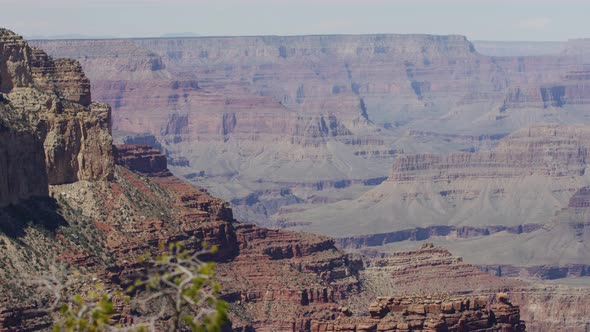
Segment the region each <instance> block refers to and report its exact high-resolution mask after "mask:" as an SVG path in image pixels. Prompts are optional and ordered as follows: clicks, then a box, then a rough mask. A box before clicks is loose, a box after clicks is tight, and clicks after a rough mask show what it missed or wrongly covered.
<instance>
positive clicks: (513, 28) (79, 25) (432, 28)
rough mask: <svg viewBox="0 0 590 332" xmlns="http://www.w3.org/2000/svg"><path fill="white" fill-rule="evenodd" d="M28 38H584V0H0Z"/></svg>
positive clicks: (1, 17)
mask: <svg viewBox="0 0 590 332" xmlns="http://www.w3.org/2000/svg"><path fill="white" fill-rule="evenodd" d="M0 3H1V4H2V7H3V10H2V12H0V25H1V26H3V27H6V28H8V29H11V30H13V31H15V32H16V33H18V34H22V35H25V36H27V37H29V38H56V37H62V38H150V37H163V36H164V37H174V36H177V35H178V36H184V37H186V36H200V37H209V36H258V35H278V36H294V35H332V34H338V35H341V34H344V35H346V34H431V35H449V34H455V35H464V36H466V37H467V38H468V39H469V40H473V41H478V40H481V41H567V40H569V39H578V38H588V37H590V33H588V31H590V29H589V28H590V22H589V21H588V20H587V18H586V13H588V12H590V2H584V1H578V0H565V1H561V2H560V3H556V2H554V1H548V0H539V1H533V0H521V1H512V2H511V1H507V0H496V1H489V0H480V1H473V0H472V1H468V0H451V1H436V0H414V1H408V0H391V1H386V0H365V1H358V0H340V1H336V0H315V1H313V0H299V1H293V0H241V1H240V0H225V1H206V0H192V1H191V0H168V1H165V0H119V1H115V0H78V1H76V0H53V1H42V0H0Z"/></svg>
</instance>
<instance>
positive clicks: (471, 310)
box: [310, 294, 526, 332]
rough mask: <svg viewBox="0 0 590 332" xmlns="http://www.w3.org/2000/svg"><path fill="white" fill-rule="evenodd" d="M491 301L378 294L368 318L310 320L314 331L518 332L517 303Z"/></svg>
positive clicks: (521, 328) (503, 298) (485, 298)
mask: <svg viewBox="0 0 590 332" xmlns="http://www.w3.org/2000/svg"><path fill="white" fill-rule="evenodd" d="M497 297H499V298H501V300H500V301H496V302H495V303H494V304H491V303H490V299H489V297H488V296H477V297H475V296H473V297H437V296H428V297H424V298H420V297H381V298H378V299H377V301H375V302H374V303H372V304H371V306H370V307H369V313H370V315H371V317H370V318H368V317H366V318H358V317H350V318H347V317H345V315H342V317H338V318H337V319H335V320H334V321H333V322H321V321H320V322H318V321H312V322H311V324H310V330H311V331H313V332H328V331H357V332H402V331H431V332H447V331H487V332H496V331H498V332H499V331H502V332H519V331H525V330H526V326H525V324H524V322H522V321H521V320H520V311H519V309H518V307H516V306H514V305H512V304H511V303H510V302H509V301H508V299H507V297H506V295H505V294H498V296H497Z"/></svg>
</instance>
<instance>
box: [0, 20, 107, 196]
mask: <svg viewBox="0 0 590 332" xmlns="http://www.w3.org/2000/svg"><path fill="white" fill-rule="evenodd" d="M0 92H1V94H0V108H1V110H2V115H1V116H0V117H1V120H2V121H1V123H0V126H1V127H2V130H1V135H2V138H3V139H2V143H1V144H2V147H1V148H0V149H1V150H3V151H4V153H2V159H0V163H1V164H2V165H3V167H2V171H0V172H1V173H3V174H1V176H0V178H1V179H2V180H0V184H1V185H2V186H1V188H0V193H1V194H2V195H1V196H0V206H5V205H7V204H11V203H17V202H18V201H20V200H22V199H27V198H29V197H32V196H46V195H47V190H48V189H47V185H48V184H62V183H70V182H75V181H78V180H100V179H108V178H110V177H111V176H112V168H113V160H112V152H111V141H112V138H111V136H110V130H111V129H110V107H109V106H108V105H105V104H97V103H91V101H90V84H89V81H88V79H87V78H86V77H85V76H84V73H83V72H82V71H81V67H80V64H79V63H78V62H76V61H74V60H53V59H52V58H51V57H49V56H47V55H46V54H45V53H43V52H42V51H40V50H36V49H33V48H31V47H29V46H28V44H27V43H26V42H25V41H24V40H23V39H22V38H21V37H20V36H17V35H15V34H14V33H12V32H11V31H8V30H5V29H1V30H0ZM41 161H43V162H41Z"/></svg>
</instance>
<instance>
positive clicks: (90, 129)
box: [0, 29, 569, 332]
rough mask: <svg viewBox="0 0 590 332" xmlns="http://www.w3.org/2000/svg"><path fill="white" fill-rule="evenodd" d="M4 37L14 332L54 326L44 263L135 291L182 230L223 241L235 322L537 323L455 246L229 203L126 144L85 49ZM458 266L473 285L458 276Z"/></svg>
mask: <svg viewBox="0 0 590 332" xmlns="http://www.w3.org/2000/svg"><path fill="white" fill-rule="evenodd" d="M0 36H1V37H2V38H1V39H0V51H1V52H0V59H1V60H2V61H1V62H0V68H1V69H2V71H1V72H0V73H1V75H0V83H1V84H0V86H1V87H2V98H3V99H2V100H3V104H2V106H3V108H2V116H3V118H2V130H3V132H7V136H6V138H7V140H3V141H2V143H3V144H5V145H3V149H10V147H11V146H15V145H17V146H18V147H19V148H20V150H19V151H21V153H20V155H19V156H18V158H20V159H18V158H16V157H15V154H14V152H11V150H8V151H9V153H3V154H1V155H0V157H1V158H2V159H0V161H1V162H2V165H5V166H6V168H2V171H3V172H5V173H4V174H2V179H4V180H3V181H4V182H1V183H0V188H1V192H2V193H3V195H2V207H1V208H0V252H1V253H2V255H0V266H1V269H0V294H1V295H0V330H1V331H44V330H48V329H50V328H51V324H52V322H51V320H50V318H49V317H48V316H47V312H46V311H43V308H44V307H45V306H47V305H49V303H50V301H51V298H50V297H47V294H44V293H43V291H42V290H40V289H38V288H36V287H31V285H30V284H27V281H34V280H36V278H37V277H41V275H40V274H41V273H43V272H44V271H45V272H51V271H54V272H55V271H56V270H59V271H58V272H59V273H65V275H63V277H64V278H65V279H66V281H67V284H68V285H70V286H71V287H73V291H74V292H79V293H82V294H84V293H85V292H86V291H89V290H94V289H96V287H98V286H97V285H101V286H102V287H105V288H104V289H107V290H108V291H109V292H116V291H123V290H124V289H125V288H126V287H127V286H128V285H130V284H131V283H133V281H134V280H136V278H137V277H138V275H141V273H142V271H143V269H144V266H143V263H142V258H143V257H145V256H144V255H145V254H146V253H150V254H152V255H156V254H158V253H160V252H162V250H164V249H163V248H162V247H160V246H159V244H169V243H174V242H178V241H182V242H183V243H184V244H185V247H186V248H187V249H188V250H198V249H200V248H201V245H202V243H204V242H207V243H209V244H211V245H216V246H218V247H219V251H218V252H217V253H215V254H212V255H211V257H210V259H212V260H214V261H215V262H217V273H218V275H219V278H220V281H221V283H222V285H223V289H222V291H221V297H222V298H223V299H224V300H226V301H227V302H228V303H229V306H230V310H229V314H230V319H231V325H227V326H225V329H226V330H228V331H229V330H233V331H314V332H315V331H318V332H319V331H392V332H393V331H420V330H429V331H430V330H434V331H480V330H482V329H483V330H485V331H498V332H499V331H524V330H525V328H526V326H525V323H524V322H523V321H522V320H521V314H520V308H519V306H517V305H514V304H512V303H511V302H510V300H509V298H510V297H511V296H512V295H510V294H505V293H503V292H501V291H510V290H511V289H513V288H514V287H517V286H520V285H521V284H522V282H520V281H516V280H510V279H505V278H499V277H495V276H492V275H490V274H488V273H485V272H482V271H479V270H478V269H477V268H475V267H473V266H471V265H469V264H463V263H461V260H460V259H459V258H456V257H453V256H452V255H451V254H450V253H449V252H448V251H446V250H445V249H442V248H437V247H434V246H432V245H425V246H422V248H421V249H418V250H415V251H409V252H401V253H398V254H397V255H394V256H393V258H392V259H391V260H389V259H387V258H383V259H381V260H376V261H374V263H373V264H374V266H371V263H368V262H365V261H363V259H362V258H361V257H357V256H354V255H351V254H348V253H345V252H344V251H342V250H340V249H338V248H336V246H335V242H334V240H333V239H331V238H329V237H325V236H321V235H314V234H308V233H300V232H292V231H286V230H272V229H266V228H261V227H259V226H256V225H254V224H249V223H242V222H239V221H237V220H236V219H235V218H234V216H233V212H232V209H231V208H230V207H229V204H228V203H227V202H225V201H223V200H221V199H218V198H215V197H213V196H211V195H210V194H209V193H208V192H207V190H206V189H203V188H200V187H196V186H193V185H191V184H190V183H188V182H186V181H183V180H181V179H180V178H178V177H175V176H174V175H173V174H172V173H171V172H170V171H169V170H168V164H167V158H166V156H165V155H163V154H161V153H160V152H159V151H157V150H155V149H154V148H152V147H149V146H145V145H115V146H113V145H112V138H111V135H110V132H111V121H110V120H111V119H110V112H109V107H108V105H106V104H96V103H93V102H92V101H91V100H92V99H91V98H90V95H89V89H88V87H89V86H88V84H89V83H88V80H87V79H86V78H85V75H84V74H83V72H82V71H81V70H80V66H79V64H78V63H77V62H76V61H73V60H53V59H52V58H51V57H49V56H47V55H45V53H43V52H42V51H40V50H39V49H34V48H31V47H30V46H29V45H28V44H27V42H25V41H24V40H23V39H22V38H21V37H20V36H18V35H16V34H14V33H12V32H11V31H9V30H5V29H2V30H0ZM60 64H66V65H65V66H62V65H60ZM10 139H12V140H10ZM15 158H16V159H15ZM17 161H18V162H19V163H20V164H16V162H17ZM23 165H26V167H24V168H23V167H22V166H23ZM34 174H36V175H37V176H38V177H35V178H32V177H31V175H34ZM416 260H419V261H421V264H418V265H417V264H415V263H414V262H415V261H416ZM65 266H69V269H74V270H75V271H76V273H73V274H68V273H67V271H65V270H67V269H68V268H66V267H65ZM62 268H64V269H65V270H64V271H62V270H61V269H62ZM429 271H430V272H429ZM387 273H393V274H395V275H396V276H397V277H405V278H407V280H414V281H415V282H416V283H415V284H414V287H415V291H413V292H412V294H403V293H404V292H402V291H401V289H399V287H400V286H403V285H398V286H397V287H398V288H396V285H394V284H391V285H390V286H386V285H385V284H382V283H381V280H382V276H383V274H387ZM429 273H431V277H430V278H429V282H427V283H424V285H425V286H428V285H435V284H436V285H438V286H437V287H440V288H438V289H439V293H438V294H429V292H430V291H431V290H429V289H427V288H425V289H424V290H419V288H418V287H420V286H419V284H420V283H422V281H423V280H422V281H421V280H420V278H414V277H412V275H415V276H421V275H422V276H424V275H425V274H426V275H427V274H429ZM439 275H440V276H442V277H441V279H440V282H437V281H436V280H437V279H436V278H438V276H439ZM456 278H460V279H461V280H463V281H465V287H463V286H464V285H459V284H456V283H450V284H447V281H450V280H452V279H456ZM385 279H386V280H390V281H391V280H398V279H396V278H393V275H392V278H385ZM409 285H410V284H408V286H409ZM522 285H523V287H528V284H522ZM457 286H460V287H457ZM375 287H378V288H379V292H381V293H387V294H388V295H387V296H386V297H379V296H378V295H377V291H376V288H375ZM388 287H389V288H388ZM458 288H460V289H461V291H460V292H458V291H457V289H458ZM409 289H410V288H407V289H406V291H409ZM514 289H515V288H514ZM442 292H444V293H442ZM458 293H459V294H458ZM115 307H116V309H117V312H118V314H117V315H115V316H113V317H112V319H113V320H114V322H115V323H121V324H128V323H130V322H132V321H133V320H134V319H135V318H136V317H135V316H134V313H133V312H132V311H131V310H130V308H129V307H128V304H127V303H126V302H125V301H115ZM560 313H562V312H560ZM568 317H569V316H568ZM538 321H539V322H545V320H543V319H539V320H538ZM547 323H548V324H550V321H547Z"/></svg>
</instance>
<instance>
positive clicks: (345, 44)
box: [33, 35, 590, 224]
mask: <svg viewBox="0 0 590 332" xmlns="http://www.w3.org/2000/svg"><path fill="white" fill-rule="evenodd" d="M33 43H34V45H36V46H39V47H42V48H43V49H45V50H47V51H48V53H49V54H52V55H55V56H59V57H71V58H75V59H77V60H79V61H80V62H81V64H82V66H83V67H84V69H85V70H86V72H87V75H88V77H90V78H91V79H92V81H93V85H92V92H93V95H94V97H95V98H97V99H99V100H103V101H106V102H109V103H110V104H111V105H112V106H113V110H114V111H113V128H115V129H116V130H121V131H124V132H127V133H129V132H136V133H149V134H151V135H153V136H154V138H155V140H156V143H157V144H155V145H157V146H161V147H162V148H163V149H165V151H166V154H167V156H168V157H169V160H170V168H171V170H172V171H173V172H174V173H175V174H177V175H180V176H187V178H189V179H190V180H191V181H193V182H195V183H197V184H199V185H203V186H205V187H207V188H209V189H210V190H212V192H213V193H214V194H216V195H219V196H220V197H223V198H224V199H226V200H229V201H231V202H232V203H233V206H234V208H235V210H236V215H237V216H238V217H240V218H241V219H243V220H250V221H255V222H258V223H266V224H274V223H275V221H274V219H276V218H275V217H276V214H277V212H278V211H279V209H280V208H281V207H282V206H285V205H292V204H294V203H297V204H300V203H309V204H315V203H320V202H333V201H337V200H342V199H348V198H350V197H352V196H354V195H358V193H359V192H361V191H367V190H369V189H371V187H372V185H371V184H369V185H366V184H364V183H371V181H370V180H371V179H375V178H382V177H385V176H387V174H388V172H389V169H390V167H391V164H392V163H393V161H394V159H395V158H396V156H398V155H399V154H400V153H413V152H415V153H430V152H437V153H447V152H457V151H460V150H464V151H478V150H480V149H487V148H489V147H492V146H493V145H494V144H496V142H497V140H498V138H500V137H503V136H505V135H506V134H508V133H510V132H512V131H513V130H515V129H518V128H522V127H524V126H527V125H530V124H533V123H545V122H551V123H573V122H576V123H580V122H586V115H587V113H588V111H587V107H585V106H584V105H587V104H588V96H589V95H590V91H588V86H590V85H588V84H587V80H588V79H589V78H588V75H587V74H585V73H586V72H587V68H586V67H585V66H584V63H585V61H586V60H584V59H586V57H585V55H584V53H583V52H581V51H575V50H583V49H584V46H583V45H581V46H580V45H578V46H576V45H577V44H580V43H574V42H573V41H572V45H571V46H570V43H567V45H565V46H563V47H564V49H565V50H569V51H565V50H564V51H563V52H561V53H559V54H550V55H544V56H512V57H510V56H504V57H490V56H486V55H482V54H480V53H478V52H477V51H476V48H475V47H474V46H473V44H471V43H470V42H469V41H468V40H467V39H466V38H465V37H462V36H429V35H345V36H298V37H277V36H260V37H208V38H169V39H166V38H157V39H118V40H63V41H34V42H33ZM574 44H576V45H574ZM582 44H583V43H582ZM128 142H129V143H131V142H132V140H131V141H128ZM347 181H350V182H349V183H350V185H346V186H344V187H335V186H332V185H331V184H333V183H348V182H347ZM318 187H319V188H322V189H321V190H318V189H317V188H318ZM281 193H282V194H281ZM251 197H258V199H255V200H253V199H249V198H251Z"/></svg>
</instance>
